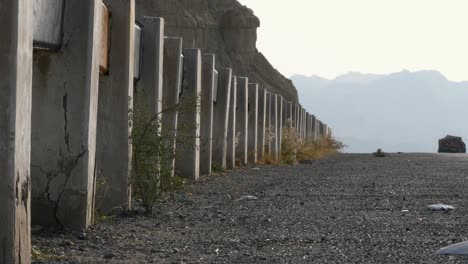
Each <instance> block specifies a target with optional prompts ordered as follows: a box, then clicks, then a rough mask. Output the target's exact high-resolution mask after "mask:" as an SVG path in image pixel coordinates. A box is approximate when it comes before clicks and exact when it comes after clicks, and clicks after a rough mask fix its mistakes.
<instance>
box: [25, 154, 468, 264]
mask: <svg viewBox="0 0 468 264" xmlns="http://www.w3.org/2000/svg"><path fill="white" fill-rule="evenodd" d="M246 195H251V196H254V197H256V198H257V199H243V200H239V199H240V198H242V197H243V196H246ZM467 196H468V156H465V155H458V156H453V155H431V154H392V155H390V156H388V157H385V158H376V157H373V156H371V155H348V154H343V155H338V156H336V157H332V158H328V159H325V160H322V161H316V162H313V163H312V164H308V165H298V166H295V167H261V169H260V170H253V169H248V170H243V171H234V172H230V173H228V174H227V175H224V176H217V177H211V178H208V179H206V180H204V181H202V182H200V183H197V184H196V185H195V186H193V187H192V188H191V190H188V191H186V192H184V193H181V194H175V195H173V196H172V197H169V198H168V199H167V201H164V202H162V203H161V204H159V205H158V206H157V208H156V212H155V214H154V216H152V217H143V216H131V217H122V218H118V219H115V220H112V221H108V222H104V223H100V224H98V225H96V226H95V227H94V228H93V229H92V230H90V231H88V232H87V234H86V236H84V234H69V233H62V234H60V233H48V232H45V231H43V232H40V233H39V234H36V235H34V236H33V244H34V245H35V247H36V248H39V249H41V250H43V251H46V252H50V253H51V254H52V255H59V256H60V255H61V256H62V257H61V258H60V259H59V260H57V261H55V262H54V261H52V260H48V261H42V262H41V261H37V262H35V263H466V261H467V259H462V258H454V257H446V256H444V257H440V256H435V255H434V252H435V251H436V250H438V249H439V248H441V247H443V246H446V245H449V244H452V243H456V242H461V241H462V240H464V239H468V197H467ZM250 198H252V197H250ZM439 202H442V203H447V204H451V205H454V206H456V210H455V211H453V212H431V211H429V210H428V209H427V205H429V204H433V203H439ZM403 210H408V211H407V212H405V211H403Z"/></svg>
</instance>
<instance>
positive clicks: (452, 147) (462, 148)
mask: <svg viewBox="0 0 468 264" xmlns="http://www.w3.org/2000/svg"><path fill="white" fill-rule="evenodd" d="M439 153H466V145H465V143H464V142H463V140H462V138H461V137H455V136H450V135H447V136H446V137H444V138H442V139H439Z"/></svg>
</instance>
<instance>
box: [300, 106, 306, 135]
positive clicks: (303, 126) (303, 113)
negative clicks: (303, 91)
mask: <svg viewBox="0 0 468 264" xmlns="http://www.w3.org/2000/svg"><path fill="white" fill-rule="evenodd" d="M301 117H302V119H301V122H302V123H301V124H302V125H301V133H302V138H303V139H306V127H307V124H306V111H305V108H302V116H301Z"/></svg>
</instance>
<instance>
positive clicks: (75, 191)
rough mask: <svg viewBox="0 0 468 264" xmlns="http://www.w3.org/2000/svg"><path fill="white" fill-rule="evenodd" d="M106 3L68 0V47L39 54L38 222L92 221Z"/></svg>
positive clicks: (35, 112)
mask: <svg viewBox="0 0 468 264" xmlns="http://www.w3.org/2000/svg"><path fill="white" fill-rule="evenodd" d="M101 6H102V3H101V1H100V0H92V1H91V0H90V1H81V0H70V1H67V3H66V5H65V7H64V17H66V19H65V21H64V25H63V36H64V39H63V43H66V45H63V46H62V48H61V50H60V52H56V53H50V52H45V51H37V52H35V53H34V63H33V103H32V136H31V139H32V143H31V145H32V149H31V178H32V186H33V187H32V221H33V223H34V224H38V225H58V226H64V227H67V228H73V229H78V230H81V229H85V228H87V227H88V226H89V225H91V224H92V223H93V219H94V202H95V201H94V198H95V168H96V166H95V160H96V157H95V154H96V126H97V105H98V87H99V62H100V39H101V26H102V25H101V16H102V14H101Z"/></svg>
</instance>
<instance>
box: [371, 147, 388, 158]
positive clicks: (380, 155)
mask: <svg viewBox="0 0 468 264" xmlns="http://www.w3.org/2000/svg"><path fill="white" fill-rule="evenodd" d="M386 155H387V154H386V153H385V152H383V151H382V149H378V150H377V151H376V152H374V156H376V157H379V158H382V157H385V156H386Z"/></svg>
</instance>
